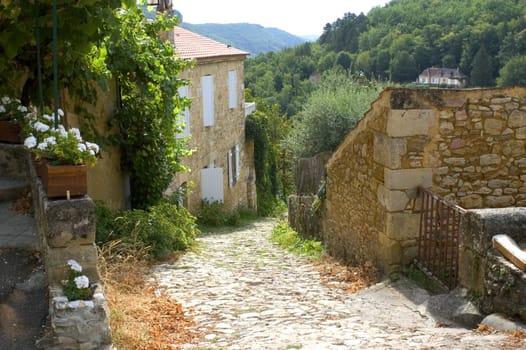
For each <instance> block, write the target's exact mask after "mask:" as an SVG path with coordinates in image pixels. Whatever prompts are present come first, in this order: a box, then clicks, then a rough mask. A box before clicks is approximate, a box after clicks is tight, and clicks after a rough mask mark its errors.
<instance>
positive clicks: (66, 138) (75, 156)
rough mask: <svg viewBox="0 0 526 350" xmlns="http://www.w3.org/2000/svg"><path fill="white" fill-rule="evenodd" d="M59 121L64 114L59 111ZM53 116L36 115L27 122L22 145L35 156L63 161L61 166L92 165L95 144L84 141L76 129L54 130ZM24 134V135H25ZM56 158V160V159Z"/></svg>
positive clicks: (95, 154)
mask: <svg viewBox="0 0 526 350" xmlns="http://www.w3.org/2000/svg"><path fill="white" fill-rule="evenodd" d="M57 115H58V117H59V119H60V118H61V117H63V116H64V112H63V111H62V110H61V109H59V110H58V113H57ZM54 120H55V115H54V114H51V115H49V114H44V115H43V116H42V117H41V118H39V117H38V116H37V115H36V114H35V115H34V116H33V117H31V118H29V119H28V120H27V123H28V125H29V127H30V131H29V132H28V133H27V134H28V136H27V137H26V138H25V140H24V145H25V146H26V147H27V148H28V149H30V150H32V151H33V152H34V153H35V154H36V155H37V156H39V157H41V158H47V159H51V160H59V161H63V163H62V164H68V162H71V163H72V164H84V163H89V164H94V163H95V160H96V156H97V154H99V152H100V148H99V146H98V145H97V144H96V143H93V142H89V141H84V140H83V139H82V136H81V134H80V130H79V129H78V128H69V129H66V128H65V127H64V126H63V125H61V124H60V125H58V127H57V128H54ZM27 134H26V135H27ZM60 157H62V158H60ZM56 158H58V159H56Z"/></svg>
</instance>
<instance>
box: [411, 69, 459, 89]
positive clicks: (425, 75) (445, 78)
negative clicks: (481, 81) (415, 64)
mask: <svg viewBox="0 0 526 350" xmlns="http://www.w3.org/2000/svg"><path fill="white" fill-rule="evenodd" d="M466 83H467V77H466V76H465V75H464V74H463V73H462V72H461V71H460V69H458V68H436V67H430V68H426V69H424V71H423V72H422V73H420V75H419V76H418V80H417V84H419V85H430V86H444V87H451V88H462V87H464V86H465V85H466Z"/></svg>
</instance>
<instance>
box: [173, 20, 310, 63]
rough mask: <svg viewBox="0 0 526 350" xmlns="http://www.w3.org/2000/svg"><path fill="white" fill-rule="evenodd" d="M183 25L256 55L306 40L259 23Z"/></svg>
mask: <svg viewBox="0 0 526 350" xmlns="http://www.w3.org/2000/svg"><path fill="white" fill-rule="evenodd" d="M182 27H184V28H186V29H188V30H190V31H192V32H194V33H198V34H200V35H203V36H206V37H208V38H211V39H214V40H216V41H219V42H221V43H225V44H229V45H232V46H233V47H235V48H237V49H240V50H243V51H247V52H249V53H250V54H251V55H253V56H256V55H258V54H260V53H264V52H269V51H279V50H282V49H284V48H287V47H292V46H296V45H299V44H301V43H304V42H305V41H306V40H305V39H302V38H300V37H298V36H295V35H292V34H290V33H288V32H285V31H283V30H281V29H277V28H265V27H262V26H260V25H259V24H250V23H232V24H217V23H206V24H190V23H185V22H183V24H182Z"/></svg>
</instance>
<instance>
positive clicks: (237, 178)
mask: <svg viewBox="0 0 526 350" xmlns="http://www.w3.org/2000/svg"><path fill="white" fill-rule="evenodd" d="M239 155H240V154H239V145H236V158H235V159H236V181H237V180H239V176H240V174H241V169H240V166H239V163H240V161H239Z"/></svg>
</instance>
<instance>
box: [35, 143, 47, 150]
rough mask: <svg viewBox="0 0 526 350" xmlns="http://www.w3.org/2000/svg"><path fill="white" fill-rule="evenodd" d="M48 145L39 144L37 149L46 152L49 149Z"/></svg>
mask: <svg viewBox="0 0 526 350" xmlns="http://www.w3.org/2000/svg"><path fill="white" fill-rule="evenodd" d="M47 146H48V144H47V143H46V142H41V143H39V144H38V146H37V148H38V149H39V150H41V151H45V150H46V149H47Z"/></svg>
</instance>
